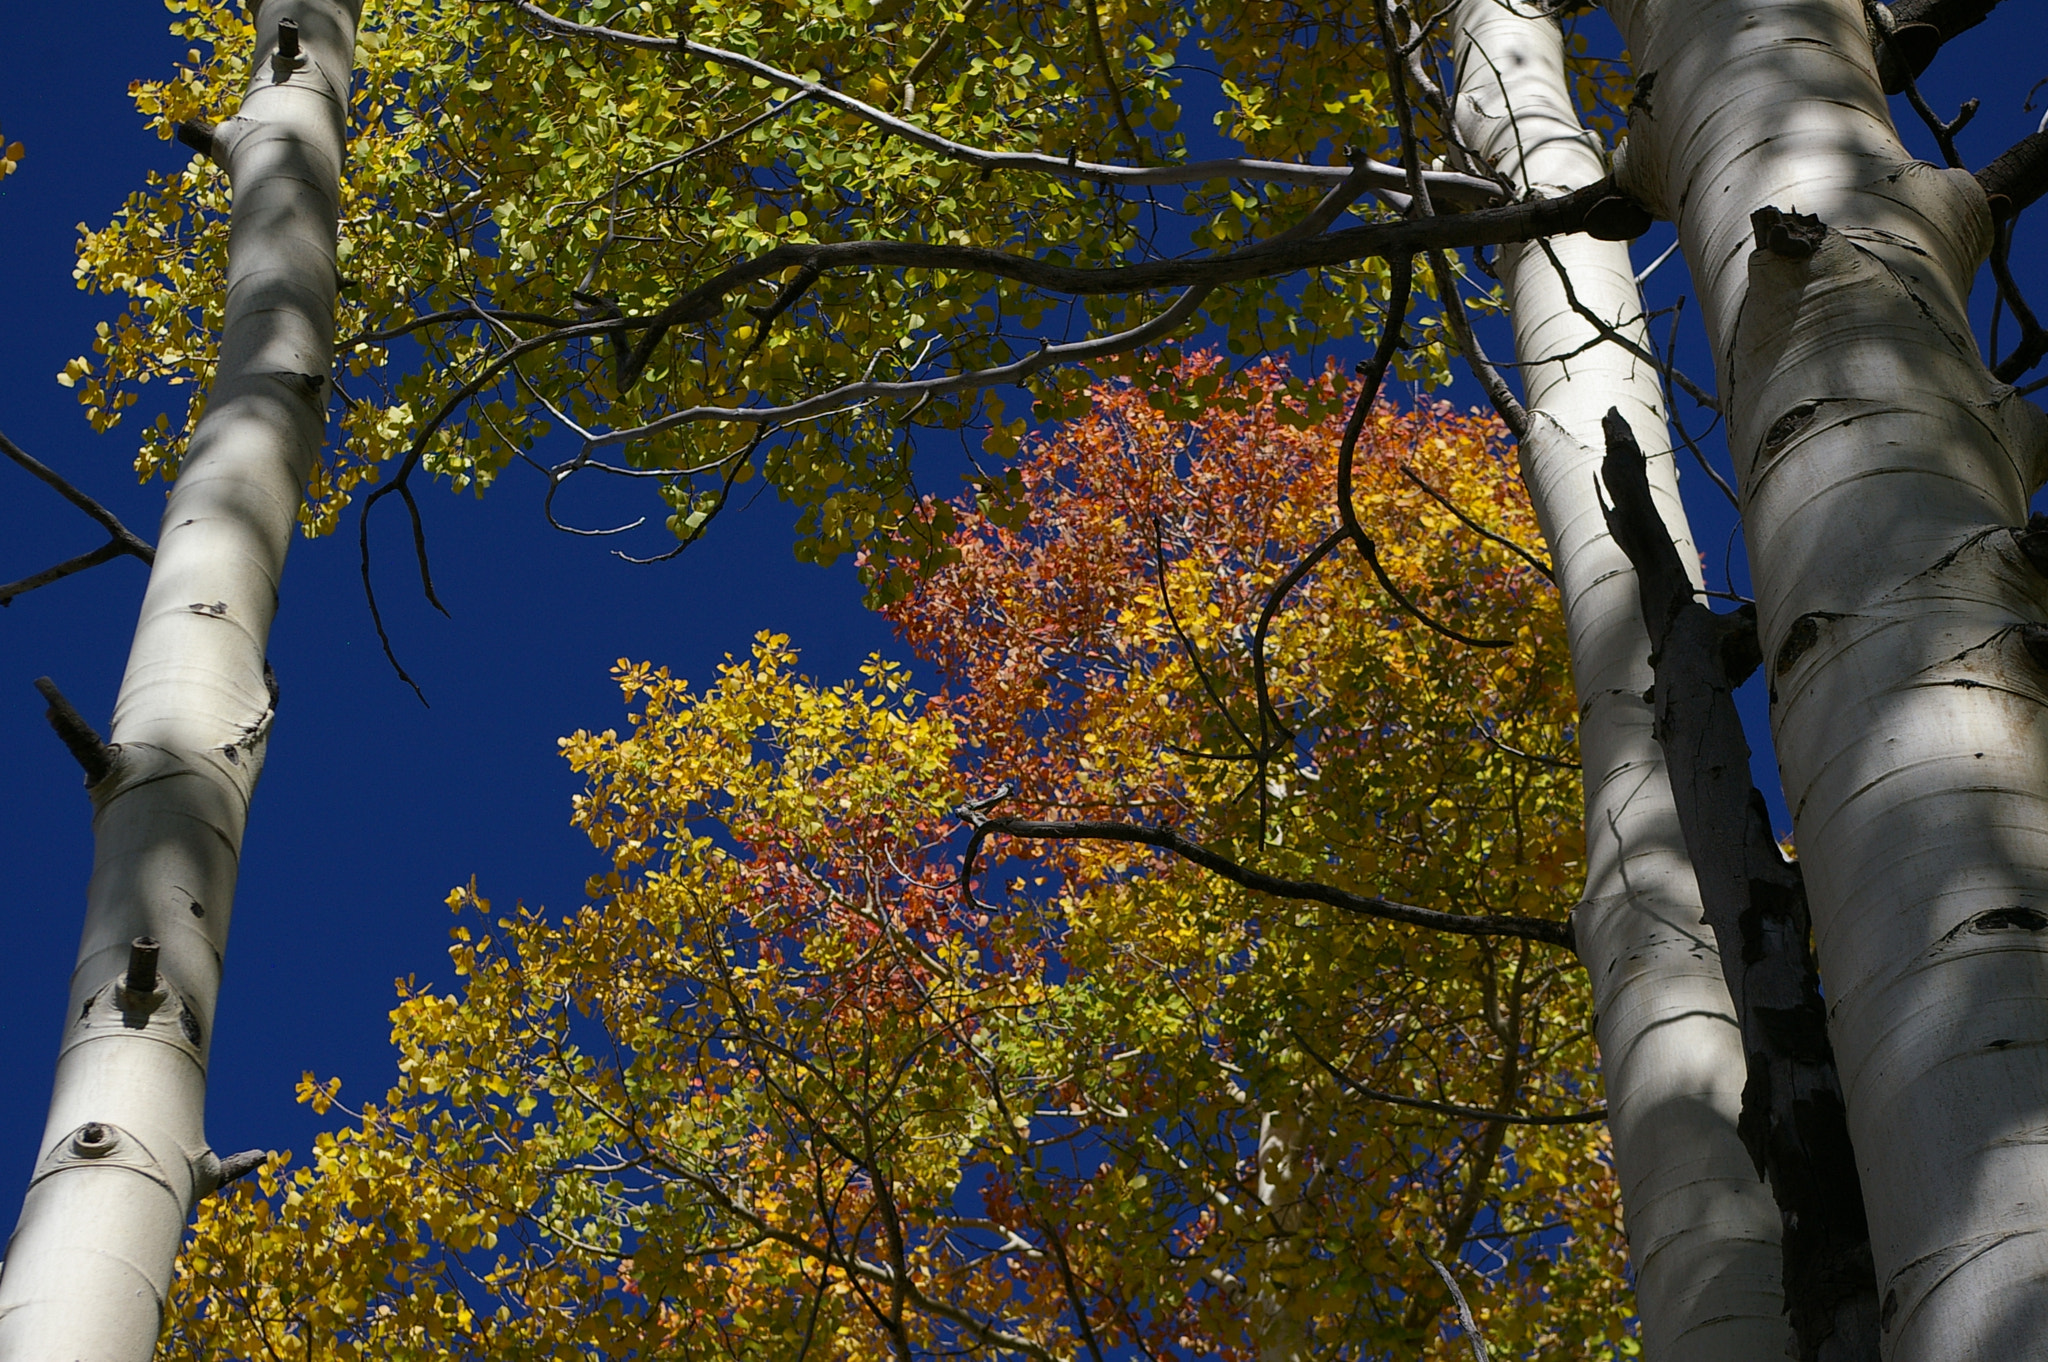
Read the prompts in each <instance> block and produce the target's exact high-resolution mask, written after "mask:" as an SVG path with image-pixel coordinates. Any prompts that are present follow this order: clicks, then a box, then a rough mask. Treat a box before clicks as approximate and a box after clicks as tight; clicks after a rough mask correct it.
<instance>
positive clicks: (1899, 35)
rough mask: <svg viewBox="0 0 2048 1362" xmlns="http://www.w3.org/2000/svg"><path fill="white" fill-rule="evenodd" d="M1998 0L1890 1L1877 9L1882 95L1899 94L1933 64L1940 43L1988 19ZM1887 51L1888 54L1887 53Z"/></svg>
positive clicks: (1879, 71)
mask: <svg viewBox="0 0 2048 1362" xmlns="http://www.w3.org/2000/svg"><path fill="white" fill-rule="evenodd" d="M1997 5H1998V0H1893V3H1892V4H1889V5H1879V6H1878V7H1877V10H1878V14H1877V22H1878V28H1879V36H1880V37H1883V38H1885V39H1886V40H1887V41H1885V42H1883V43H1881V44H1879V47H1878V63H1877V70H1878V76H1879V78H1880V79H1881V80H1882V81H1883V82H1884V92H1885V93H1886V94H1888V95H1895V94H1898V93H1899V92H1900V91H1902V90H1904V89H1905V88H1906V82H1907V80H1909V79H1910V78H1911V77H1913V76H1917V75H1919V74H1920V73H1921V72H1922V71H1925V70H1926V69H1927V68H1928V67H1929V66H1931V65H1933V64H1934V54H1935V53H1937V52H1939V51H1941V47H1942V44H1943V43H1946V42H1947V41H1948V40H1949V39H1951V38H1953V37H1955V36H1956V35H1957V34H1959V33H1963V32H1966V31H1967V30H1969V29H1973V28H1975V27H1976V26H1977V25H1979V24H1981V23H1983V22H1984V20H1985V19H1986V18H1987V17H1989V15H1990V13H1991V11H1992V10H1993V9H1994V8H1996V7H1997ZM1887 49H1889V51H1887Z"/></svg>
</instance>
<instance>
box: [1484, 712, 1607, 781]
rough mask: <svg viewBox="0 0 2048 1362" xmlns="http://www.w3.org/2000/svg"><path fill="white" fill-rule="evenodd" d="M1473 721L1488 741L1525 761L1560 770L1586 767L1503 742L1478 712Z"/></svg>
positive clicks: (1562, 758) (1575, 769) (1576, 769)
mask: <svg viewBox="0 0 2048 1362" xmlns="http://www.w3.org/2000/svg"><path fill="white" fill-rule="evenodd" d="M1472 722H1473V723H1474V724H1475V725H1476V726H1477V727H1478V729H1479V736H1480V737H1482V738H1484V739H1486V741H1487V742H1489V743H1491V744H1492V745H1493V746H1494V747H1496V748H1498V749H1499V750H1500V751H1503V752H1505V753H1507V754H1508V755H1509V756H1511V757H1520V758H1521V759H1522V760H1523V761H1533V762H1535V763H1536V764H1537V765H1538V766H1554V767H1556V768H1557V769H1558V770H1560V771H1579V770H1583V769H1585V768H1583V767H1582V766H1580V764H1579V763H1578V762H1575V761H1572V760H1570V759H1569V758H1566V757H1546V756H1544V755H1543V754H1542V753H1541V752H1524V751H1523V750H1522V749H1521V748H1519V747H1515V746H1513V745H1511V744H1509V743H1506V742H1503V741H1502V740H1501V739H1500V737H1499V735H1498V734H1496V733H1494V731H1493V730H1492V729H1490V728H1488V727H1487V726H1486V722H1485V720H1483V719H1481V718H1480V717H1479V716H1478V715H1476V714H1475V715H1473V716H1472Z"/></svg>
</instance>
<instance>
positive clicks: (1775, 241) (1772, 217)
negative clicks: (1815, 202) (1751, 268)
mask: <svg viewBox="0 0 2048 1362" xmlns="http://www.w3.org/2000/svg"><path fill="white" fill-rule="evenodd" d="M1749 226H1750V230H1751V231H1752V232H1754V233H1756V245H1757V249H1758V250H1760V251H1769V252H1771V253H1772V254H1774V255H1782V256H1784V257H1785V258H1787V259H1788V260H1804V259H1806V258H1807V257H1808V256H1810V255H1812V254H1813V253H1814V252H1815V251H1817V250H1819V249H1820V243H1821V242H1823V241H1825V240H1826V239H1827V235H1828V228H1827V224H1826V223H1824V222H1822V221H1821V220H1820V219H1819V218H1817V217H1815V216H1814V215H1813V214H1812V213H1802V212H1799V211H1798V210H1797V209H1791V210H1787V209H1783V208H1772V207H1769V206H1765V207H1763V208H1759V209H1757V210H1756V211H1755V212H1754V213H1751V214H1750V215H1749Z"/></svg>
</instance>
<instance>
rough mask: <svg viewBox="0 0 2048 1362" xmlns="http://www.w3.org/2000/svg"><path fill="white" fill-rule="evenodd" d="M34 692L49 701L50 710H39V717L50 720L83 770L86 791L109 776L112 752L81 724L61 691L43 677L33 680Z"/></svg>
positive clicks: (80, 720) (91, 728)
mask: <svg viewBox="0 0 2048 1362" xmlns="http://www.w3.org/2000/svg"><path fill="white" fill-rule="evenodd" d="M36 689H37V690H38V691H40V692H41V693H42V697H43V699H44V700H46V701H48V702H49V706H50V707H49V708H48V709H46V710H44V711H43V717H44V718H45V719H48V720H49V721H50V727H51V728H53V729H55V730H56V731H57V737H58V738H59V739H61V740H62V741H63V743H64V746H65V748H66V749H67V750H68V751H69V752H70V753H71V755H72V757H73V759H74V760H76V761H77V762H78V764H79V766H80V767H82V768H83V769H84V771H85V783H86V787H87V788H88V789H90V788H91V787H92V786H94V785H97V784H99V783H100V782H101V781H103V780H105V779H106V778H107V777H108V776H109V775H111V774H113V770H114V749H113V748H111V747H109V746H108V745H107V743H106V741H105V740H104V739H103V738H101V737H100V735H99V732H98V731H97V730H96V729H94V728H93V726H92V725H91V724H89V723H87V722H86V721H85V716H84V715H83V714H80V713H79V712H78V706H76V705H74V704H72V703H71V702H70V701H69V700H67V699H65V698H64V692H63V691H61V690H58V689H57V683H56V682H55V681H52V680H51V679H50V678H49V677H47V676H39V677H37V678H36Z"/></svg>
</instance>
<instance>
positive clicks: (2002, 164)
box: [1977, 132, 2048, 221]
mask: <svg viewBox="0 0 2048 1362" xmlns="http://www.w3.org/2000/svg"><path fill="white" fill-rule="evenodd" d="M1977 183H1978V184H1980V185H1982V186H1983V187H1984V194H1985V197H1986V198H1989V199H1990V200H1991V215H1992V217H1993V218H1995V219H1997V220H1999V221H2003V220H2004V219H2006V218H2010V217H2015V216H2017V215H2018V214H2019V213H2020V212H2021V210H2023V209H2025V208H2026V207H2028V206H2029V205H2030V204H2032V203H2033V202H2034V201H2035V200H2036V199H2038V198H2040V197H2041V195H2042V193H2043V191H2048V132H2030V133H2028V134H2027V135H2026V136H2025V137H2022V138H2021V139H2020V140H2019V141H2017V142H2015V143H2013V144H2012V145H2011V146H2010V147H2007V148H2006V149H2005V150H2004V151H2003V152H2002V153H2000V154H1999V157H1998V159H1997V160H1995V161H1993V162H1992V163H1991V164H1990V165H1988V166H1985V167H1984V168H1983V169H1982V170H1980V171H1978V172H1977Z"/></svg>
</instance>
